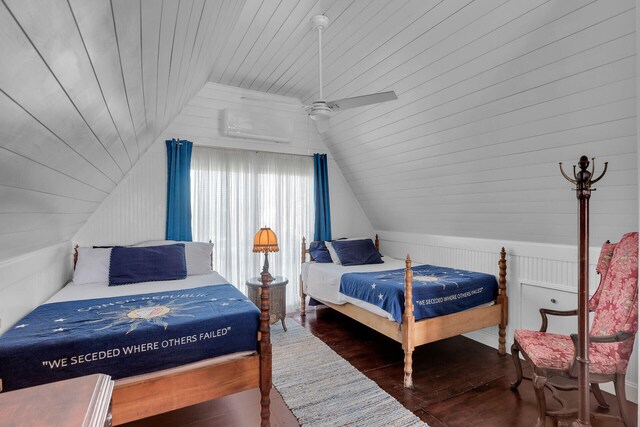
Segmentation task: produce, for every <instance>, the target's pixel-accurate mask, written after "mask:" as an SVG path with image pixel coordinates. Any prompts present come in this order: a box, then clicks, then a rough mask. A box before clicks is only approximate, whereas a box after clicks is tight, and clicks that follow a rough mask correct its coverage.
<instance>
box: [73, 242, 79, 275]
mask: <svg viewBox="0 0 640 427" xmlns="http://www.w3.org/2000/svg"><path fill="white" fill-rule="evenodd" d="M77 264H78V244H77V243H76V245H75V246H74V247H73V269H74V270H75V269H76V265H77Z"/></svg>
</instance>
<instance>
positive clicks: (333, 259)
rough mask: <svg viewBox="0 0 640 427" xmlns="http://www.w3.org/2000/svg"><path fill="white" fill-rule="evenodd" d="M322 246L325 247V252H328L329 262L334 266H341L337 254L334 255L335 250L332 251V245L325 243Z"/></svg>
mask: <svg viewBox="0 0 640 427" xmlns="http://www.w3.org/2000/svg"><path fill="white" fill-rule="evenodd" d="M324 245H325V246H326V247H327V250H328V251H329V255H330V256H331V261H332V262H333V263H334V264H337V265H342V263H341V262H340V258H338V254H337V253H336V250H335V249H333V245H332V244H331V242H328V241H325V242H324Z"/></svg>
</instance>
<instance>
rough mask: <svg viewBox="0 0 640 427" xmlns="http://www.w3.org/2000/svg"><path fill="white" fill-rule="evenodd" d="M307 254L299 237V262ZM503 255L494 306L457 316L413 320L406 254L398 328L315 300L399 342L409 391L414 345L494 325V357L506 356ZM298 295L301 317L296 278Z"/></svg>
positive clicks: (365, 313)
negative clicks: (496, 336) (496, 329)
mask: <svg viewBox="0 0 640 427" xmlns="http://www.w3.org/2000/svg"><path fill="white" fill-rule="evenodd" d="M375 243H376V248H379V240H378V235H376V242H375ZM307 253H309V251H308V249H307V248H306V242H305V239H304V238H303V239H302V263H304V262H306V257H307ZM506 255H507V253H506V251H505V249H504V248H502V249H501V251H500V259H499V260H498V267H499V274H498V296H497V298H496V303H495V305H491V306H484V307H476V308H472V309H469V310H465V311H461V312H458V313H453V314H448V315H445V316H439V317H434V318H430V319H422V320H418V321H416V320H415V317H414V314H413V270H412V269H411V257H410V256H409V255H407V258H406V260H405V284H404V296H405V301H404V305H405V310H404V314H403V315H402V323H401V324H400V325H398V323H396V322H394V321H392V320H389V319H386V318H384V317H380V316H378V315H377V314H373V313H371V312H370V311H367V310H365V309H363V308H360V307H357V306H355V305H352V304H348V303H347V304H344V305H338V304H332V303H328V302H326V301H322V300H319V301H320V302H322V303H323V304H325V305H327V306H329V307H331V308H333V309H334V310H336V311H339V312H341V313H343V314H345V315H347V316H349V317H351V318H352V319H354V320H357V321H358V322H360V323H362V324H364V325H366V326H369V327H370V328H372V329H374V330H375V331H378V332H380V333H381V334H383V335H386V336H387V337H389V338H392V339H394V340H395V341H397V342H399V343H401V344H402V349H403V351H404V386H405V387H407V388H412V387H413V351H414V349H415V347H417V346H420V345H423V344H427V343H430V342H434V341H439V340H442V339H445V338H450V337H454V336H457V335H460V334H464V333H467V332H472V331H477V330H479V329H484V328H487V327H489V326H494V325H498V354H500V355H501V356H502V355H504V354H506V328H507V323H508V319H509V315H508V314H509V298H508V297H507V261H506ZM310 256H311V255H310ZM311 260H313V258H311ZM300 295H301V299H302V302H301V307H300V308H301V315H302V316H304V310H305V302H304V298H305V297H306V295H305V293H304V288H303V283H302V276H301V277H300Z"/></svg>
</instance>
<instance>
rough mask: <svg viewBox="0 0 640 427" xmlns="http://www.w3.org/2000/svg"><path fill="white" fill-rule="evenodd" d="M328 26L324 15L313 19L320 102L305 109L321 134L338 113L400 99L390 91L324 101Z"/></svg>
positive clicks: (327, 20)
mask: <svg viewBox="0 0 640 427" xmlns="http://www.w3.org/2000/svg"><path fill="white" fill-rule="evenodd" d="M328 24H329V18H327V17H326V16H324V15H315V16H314V17H313V18H311V25H312V26H313V28H314V29H316V30H318V100H317V101H315V102H314V103H312V104H311V105H307V106H305V108H306V109H307V113H308V114H309V117H310V118H311V119H312V120H315V122H316V126H317V128H318V132H321V133H322V132H326V131H327V130H329V117H331V115H332V114H333V113H334V112H336V111H342V110H346V109H347V108H355V107H363V106H365V105H370V104H378V103H380V102H386V101H392V100H394V99H398V97H397V96H396V93H395V92H394V91H388V92H380V93H372V94H369V95H361V96H354V97H352V98H344V99H338V100H336V101H325V100H324V97H323V95H322V30H323V29H325V28H326V27H327V25H328Z"/></svg>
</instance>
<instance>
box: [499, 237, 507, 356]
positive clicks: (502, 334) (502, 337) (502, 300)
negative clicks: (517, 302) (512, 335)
mask: <svg viewBox="0 0 640 427" xmlns="http://www.w3.org/2000/svg"><path fill="white" fill-rule="evenodd" d="M498 267H499V268H500V274H499V276H498V298H497V300H496V302H497V303H498V304H500V306H501V307H502V315H501V318H500V325H499V326H498V354H499V355H501V356H503V355H505V354H506V342H507V340H506V336H507V323H509V307H508V306H509V298H508V297H507V251H505V250H504V247H503V248H502V250H501V251H500V260H499V261H498Z"/></svg>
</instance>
